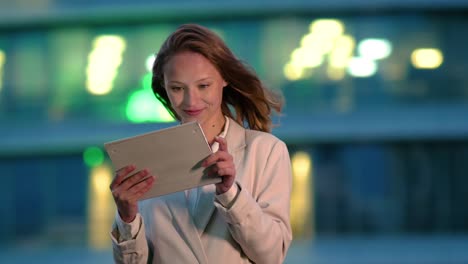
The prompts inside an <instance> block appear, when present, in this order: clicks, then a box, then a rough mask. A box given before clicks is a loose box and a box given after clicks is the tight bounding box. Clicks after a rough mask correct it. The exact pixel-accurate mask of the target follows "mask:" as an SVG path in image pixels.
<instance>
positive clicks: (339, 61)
mask: <svg viewBox="0 0 468 264" xmlns="http://www.w3.org/2000/svg"><path fill="white" fill-rule="evenodd" d="M354 47H355V40H354V38H353V37H351V36H348V35H343V36H340V37H339V38H337V39H336V41H335V47H334V49H333V50H332V51H331V53H330V55H329V57H328V60H329V64H330V66H331V67H333V68H346V67H347V66H348V62H349V61H350V60H351V58H352V56H353V51H354Z"/></svg>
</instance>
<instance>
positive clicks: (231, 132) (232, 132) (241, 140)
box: [194, 119, 245, 235]
mask: <svg viewBox="0 0 468 264" xmlns="http://www.w3.org/2000/svg"><path fill="white" fill-rule="evenodd" d="M226 141H227V142H228V152H229V153H230V154H231V155H232V156H233V158H234V166H235V167H236V170H237V168H239V164H240V161H241V159H242V157H243V155H242V152H243V151H244V148H245V129H244V128H243V127H241V126H240V125H239V124H237V123H236V121H234V120H232V119H230V120H229V128H228V131H227V133H226ZM240 178H241V175H236V181H240ZM215 192H216V187H215V185H214V184H209V185H205V186H203V187H200V196H199V199H198V205H197V209H196V210H195V211H196V213H195V214H194V222H195V224H196V227H197V229H198V232H199V234H200V235H201V234H202V233H203V232H204V231H205V229H206V226H207V225H208V223H209V221H210V219H211V217H212V215H213V212H214V210H215V207H214V206H213V202H214V198H215Z"/></svg>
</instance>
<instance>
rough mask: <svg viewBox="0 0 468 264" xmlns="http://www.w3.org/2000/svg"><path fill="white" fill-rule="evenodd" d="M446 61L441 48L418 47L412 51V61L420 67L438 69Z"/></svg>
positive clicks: (416, 66) (415, 65)
mask: <svg viewBox="0 0 468 264" xmlns="http://www.w3.org/2000/svg"><path fill="white" fill-rule="evenodd" d="M443 62H444V55H443V54H442V51H440V50H439V49H433V48H427V49H416V50H414V51H413V53H411V63H412V64H413V66H414V67H415V68H418V69H436V68H439V67H440V65H442V63H443Z"/></svg>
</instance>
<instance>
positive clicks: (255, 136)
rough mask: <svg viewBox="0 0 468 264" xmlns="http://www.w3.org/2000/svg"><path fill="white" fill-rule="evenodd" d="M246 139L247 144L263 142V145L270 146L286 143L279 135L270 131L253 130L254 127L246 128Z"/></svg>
mask: <svg viewBox="0 0 468 264" xmlns="http://www.w3.org/2000/svg"><path fill="white" fill-rule="evenodd" d="M245 141H246V143H247V145H249V144H262V145H268V146H274V145H277V144H281V145H284V142H283V141H282V140H281V139H279V138H278V137H276V136H275V135H273V134H271V133H268V132H263V131H258V130H253V129H246V130H245Z"/></svg>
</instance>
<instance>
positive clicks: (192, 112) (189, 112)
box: [184, 109, 203, 116]
mask: <svg viewBox="0 0 468 264" xmlns="http://www.w3.org/2000/svg"><path fill="white" fill-rule="evenodd" d="M202 111H203V109H198V110H184V112H185V113H186V114H187V115H189V116H197V115H199V114H200V113H201V112H202Z"/></svg>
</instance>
